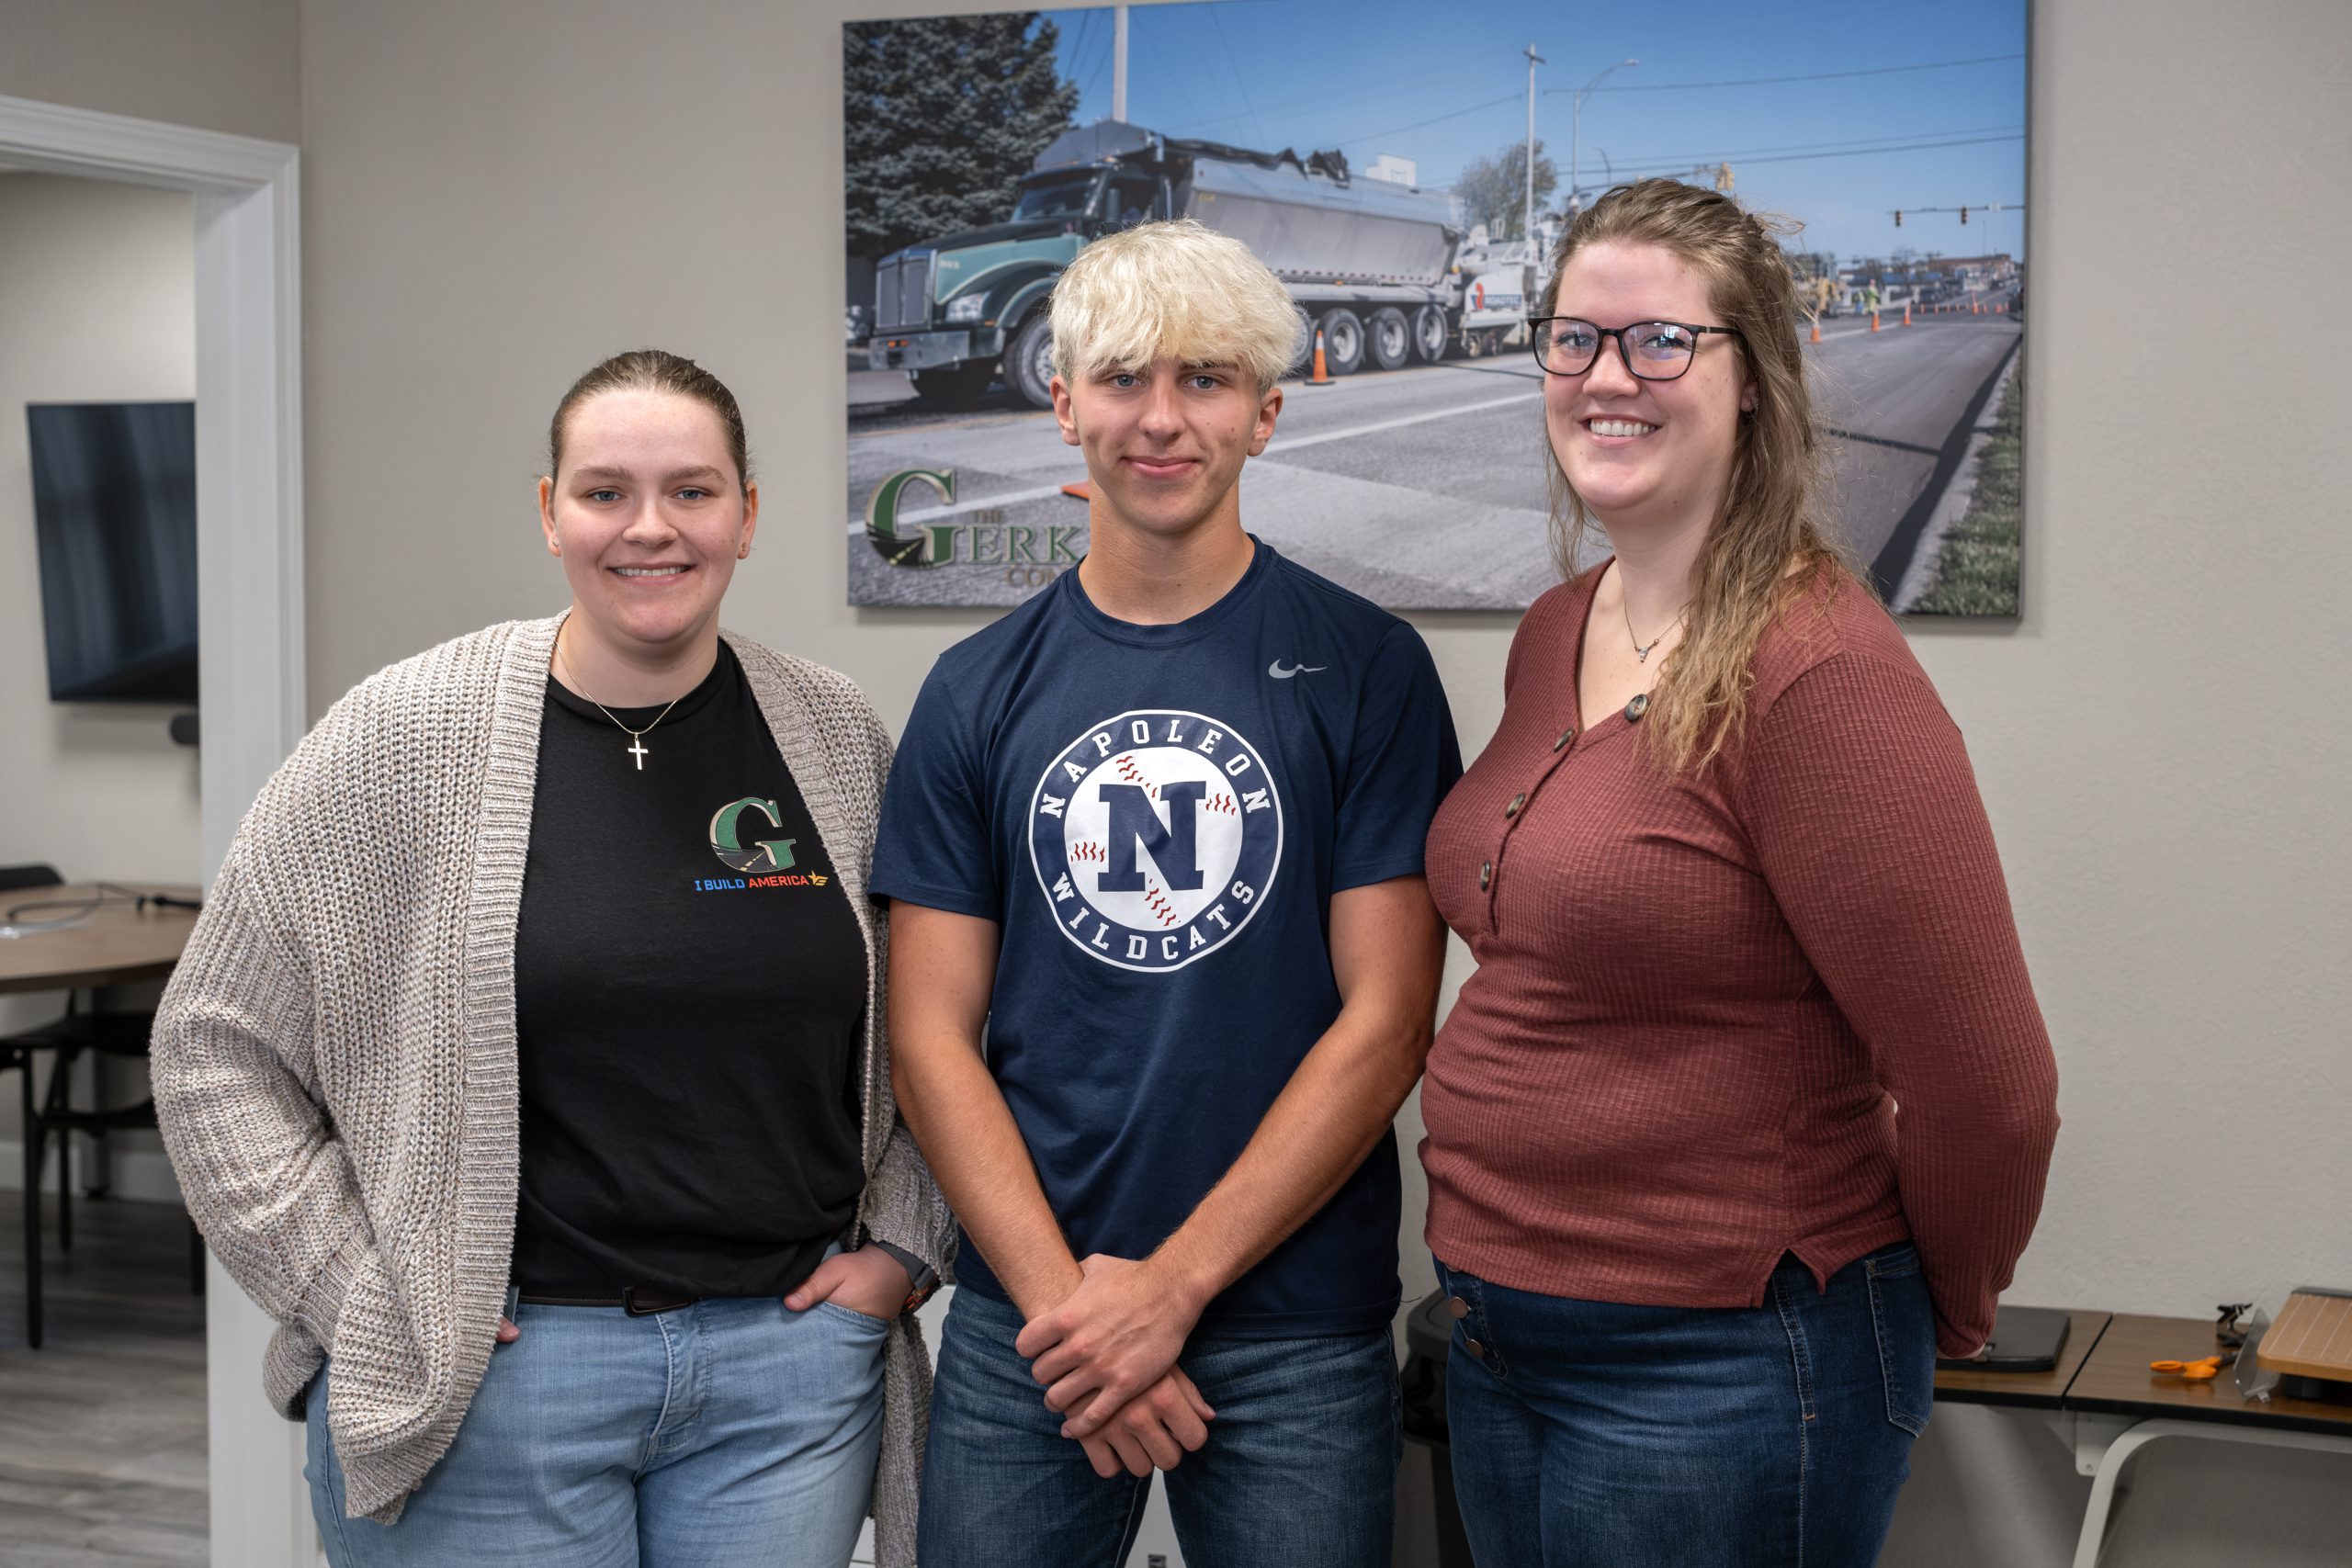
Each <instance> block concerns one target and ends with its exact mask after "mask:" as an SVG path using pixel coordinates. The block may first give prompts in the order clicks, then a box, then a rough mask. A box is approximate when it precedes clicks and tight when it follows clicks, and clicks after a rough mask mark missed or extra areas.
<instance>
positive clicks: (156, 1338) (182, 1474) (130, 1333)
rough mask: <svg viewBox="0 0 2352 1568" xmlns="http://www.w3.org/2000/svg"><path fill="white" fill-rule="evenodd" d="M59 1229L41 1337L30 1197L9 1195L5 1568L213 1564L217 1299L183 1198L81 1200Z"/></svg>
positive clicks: (0, 1487)
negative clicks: (208, 1462)
mask: <svg viewBox="0 0 2352 1568" xmlns="http://www.w3.org/2000/svg"><path fill="white" fill-rule="evenodd" d="M55 1202H56V1201H55V1199H54V1197H53V1196H52V1197H51V1201H50V1213H49V1219H48V1221H47V1224H46V1233H47V1237H48V1246H47V1247H46V1248H45V1249H44V1250H45V1254H46V1261H47V1269H46V1283H47V1289H46V1290H45V1291H44V1292H43V1299H44V1301H45V1302H46V1303H47V1307H48V1314H47V1324H46V1328H47V1333H46V1335H45V1341H46V1342H45V1343H44V1344H43V1345H42V1347H41V1348H40V1349H38V1350H35V1349H33V1348H30V1347H28V1345H27V1344H26V1343H25V1279H24V1219H23V1212H24V1199H23V1195H22V1194H21V1193H18V1192H15V1191H0V1568H35V1565H38V1568H97V1565H98V1564H109V1565H115V1564H121V1565H129V1564H149V1563H163V1562H172V1563H201V1562H204V1561H205V1557H206V1529H207V1524H206V1516H207V1505H206V1497H205V1451H204V1450H205V1432H204V1420H205V1409H204V1299H203V1298H202V1297H201V1296H198V1295H193V1294H191V1293H190V1292H189V1291H188V1270H187V1216H186V1215H184V1214H183V1213H181V1211H180V1210H179V1209H178V1207H177V1206H175V1205H171V1204H164V1203H139V1202H130V1201H123V1200H120V1199H109V1200H106V1201H87V1200H81V1201H76V1202H75V1203H74V1250H73V1251H72V1252H71V1253H64V1252H60V1251H59V1250H58V1247H57V1231H56V1207H55Z"/></svg>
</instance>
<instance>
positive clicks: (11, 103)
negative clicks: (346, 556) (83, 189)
mask: <svg viewBox="0 0 2352 1568" xmlns="http://www.w3.org/2000/svg"><path fill="white" fill-rule="evenodd" d="M0 162H5V163H6V164H12V165H15V166H17V167H19V168H28V169H34V170H39V171H40V172H42V173H47V174H60V175H84V176H88V177H93V178H97V179H114V180H128V181H130V182H132V183H134V184H138V185H147V186H164V187H166V188H169V189H173V190H184V191H188V192H190V193H192V194H193V195H194V196H195V197H196V474H197V497H196V516H197V616H198V690H199V692H200V693H201V695H202V704H203V724H204V746H203V755H202V758H201V760H200V761H199V763H198V779H199V782H200V789H201V792H202V811H203V824H204V827H203V832H204V866H205V875H206V877H207V879H208V880H209V878H210V877H211V875H212V874H213V872H214V871H215V870H217V869H218V868H219V866H220V860H221V857H222V856H223V855H224V854H226V853H227V852H228V848H229V840H230V838H231V837H232V835H233V834H234V833H235V831H236V828H237V822H238V819H239V818H242V817H243V815H244V810H245V807H246V805H247V804H248V803H249V802H251V801H252V800H253V798H254V795H257V794H258V793H260V790H261V786H262V784H264V783H265V782H266V781H267V779H268V777H269V775H270V774H271V773H273V772H275V771H276V769H277V764H278V763H279V762H280V761H283V760H284V759H285V757H286V755H287V753H288V752H289V751H291V750H293V749H294V743H295V742H296V741H297V740H299V739H301V736H302V732H303V730H304V728H307V726H306V724H305V717H306V716H305V713H304V700H303V693H302V655H303V634H302V302H301V267H300V248H301V223H300V206H299V204H298V203H299V188H298V187H299V182H300V152H298V150H297V149H295V148H293V147H291V146H288V145H287V144H286V143H285V142H282V141H257V140H255V139H254V138H252V137H247V136H229V135H224V134H222V133H220V132H219V131H211V130H192V129H190V128H188V127H187V126H178V125H164V124H161V123H158V122H156V121H154V120H145V119H132V118H128V117H126V116H122V115H111V114H95V113H92V112H90V111H88V110H85V109H74V108H64V107H59V106H57V105H54V104H44V103H38V102H35V101H33V100H31V99H28V98H12V97H7V96H0ZM4 416H5V411H0V417H4ZM209 1270H210V1271H209V1276H208V1287H207V1295H206V1298H205V1299H206V1303H207V1310H206V1314H205V1325H206V1326H205V1339H206V1346H205V1366H206V1386H207V1391H208V1392H207V1399H208V1418H207V1428H208V1431H209V1437H210V1444H211V1455H212V1461H213V1462H212V1465H211V1483H210V1484H211V1502H212V1509H211V1514H212V1561H213V1562H222V1563H237V1564H239V1565H240V1568H304V1565H307V1564H310V1563H313V1562H316V1561H317V1560H318V1547H317V1545H316V1540H317V1537H316V1534H315V1532H314V1531H313V1529H312V1528H311V1520H310V1503H309V1497H308V1495H307V1493H306V1492H305V1491H304V1489H303V1486H302V1482H301V1451H302V1444H301V1428H300V1427H297V1426H293V1425H291V1424H289V1423H288V1422H285V1421H281V1420H279V1419H278V1418H277V1416H276V1415H275V1414H274V1413H273V1412H272V1411H271V1410H270V1409H269V1407H268V1405H267V1404H266V1403H265V1402H264V1401H263V1399H262V1395H261V1360H262V1348H263V1347H264V1346H265V1345H266V1343H267V1342H268V1337H269V1333H270V1328H271V1325H270V1323H269V1320H268V1319H267V1318H266V1317H265V1316H264V1315H263V1314H262V1312H261V1310H260V1309H259V1308H258V1307H256V1306H254V1304H253V1303H252V1302H251V1301H250V1300H249V1299H248V1298H247V1297H246V1296H245V1294H244V1292H242V1291H240V1290H239V1289H237V1287H236V1285H235V1284H234V1283H233V1282H232V1280H230V1279H229V1277H228V1276H227V1275H226V1274H225V1273H223V1272H222V1271H221V1269H220V1263H219V1261H218V1260H217V1259H216V1260H214V1261H212V1262H211V1263H210V1265H209Z"/></svg>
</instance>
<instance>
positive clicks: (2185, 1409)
mask: <svg viewBox="0 0 2352 1568" xmlns="http://www.w3.org/2000/svg"><path fill="white" fill-rule="evenodd" d="M2220 1348H2221V1346H2220V1345H2218V1344H2216V1343H2215V1342H2214V1339H2213V1321H2212V1319H2211V1318H2194V1317H2141V1316H2138V1315H2136V1314H2131V1313H2118V1314H2116V1315H2115V1318H2114V1321H2112V1322H2111V1323H2109V1325H2107V1332H2106V1333H2105V1334H2102V1335H2100V1336H2099V1339H2098V1346H2097V1347H2096V1348H2094V1349H2093V1350H2092V1352H2091V1354H2090V1357H2089V1359H2087V1360H2086V1361H2085V1362H2084V1363H2083V1368H2082V1371H2079V1372H2077V1373H2076V1374H2075V1381H2074V1383H2073V1385H2072V1386H2071V1387H2069V1388H2068V1389H2067V1390H2066V1408H2067V1409H2069V1410H2084V1411H2096V1412H2100V1413H2103V1414H2106V1415H2111V1416H2150V1417H2154V1416H2165V1417H2169V1418H2172V1419H2176V1420H2188V1421H2228V1422H2234V1423H2236V1424H2238V1425H2241V1426H2256V1427H2288V1428H2290V1429H2292V1430H2296V1431H2303V1432H2335V1433H2339V1434H2346V1435H2352V1403H2345V1404H2338V1403H2336V1402H2335V1401H2333V1400H2319V1399H2294V1398H2290V1397H2289V1396H2288V1395H2287V1394H2286V1393H2283V1392H2281V1391H2279V1390H2278V1389H2272V1390H2271V1391H2270V1398H2269V1401H2268V1402H2267V1403H2265V1402H2264V1401H2262V1400H2258V1399H2248V1398H2246V1397H2245V1395H2244V1394H2242V1393H2239V1392H2238V1385H2237V1382H2236V1380H2235V1377H2234V1373H2235V1372H2236V1370H2237V1369H2236V1368H2234V1367H2224V1368H2222V1375H2221V1376H2220V1377H2218V1378H2215V1379H2213V1380H2212V1381H2211V1382H2188V1381H2187V1380H2185V1379H2181V1378H2177V1377H2167V1376H2165V1374H2164V1373H2162V1372H2152V1371H2149V1370H2148V1363H2149V1362H2150V1361H2162V1360H2177V1361H2188V1360H2194V1359H2197V1358H2198V1357H2199V1356H2210V1355H2212V1354H2213V1353H2214V1352H2215V1351H2217V1350H2219V1349H2220Z"/></svg>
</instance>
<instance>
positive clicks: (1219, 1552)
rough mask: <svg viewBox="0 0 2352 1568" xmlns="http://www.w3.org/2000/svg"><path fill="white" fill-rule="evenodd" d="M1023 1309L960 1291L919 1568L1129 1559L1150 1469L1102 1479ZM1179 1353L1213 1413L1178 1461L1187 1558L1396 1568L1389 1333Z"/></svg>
mask: <svg viewBox="0 0 2352 1568" xmlns="http://www.w3.org/2000/svg"><path fill="white" fill-rule="evenodd" d="M1021 1326H1022V1318H1021V1314H1020V1313H1019V1312H1018V1311H1017V1310H1016V1309H1015V1308H1014V1307H1013V1306H1012V1304H1011V1303H1006V1302H1001V1301H998V1300H996V1299H994V1298H992V1297H989V1296H983V1295H981V1294H980V1293H979V1292H976V1291H969V1290H965V1291H958V1292H956V1299H955V1301H954V1302H953V1303H951V1304H950V1305H949V1307H948V1309H947V1323H946V1325H945V1327H944V1328H943V1329H942V1330H941V1333H940V1345H939V1372H938V1376H937V1379H936V1380H935V1381H934V1382H933V1385H932V1393H931V1446H930V1449H929V1450H928V1451H927V1453H926V1455H925V1458H924V1461H923V1472H922V1538H921V1541H920V1545H919V1549H918V1552H917V1555H918V1556H920V1557H921V1558H922V1568H1117V1564H1119V1563H1121V1562H1125V1560H1126V1556H1127V1553H1128V1551H1130V1550H1131V1549H1132V1548H1133V1546H1134V1544H1135V1537H1136V1527H1137V1526H1138V1525H1139V1524H1140V1523H1141V1522H1142V1519H1143V1508H1144V1502H1145V1499H1146V1498H1147V1497H1148V1496H1149V1495H1150V1491H1149V1489H1150V1481H1149V1479H1148V1477H1146V1478H1141V1479H1138V1478H1137V1477H1135V1476H1131V1475H1124V1474H1123V1475H1119V1476H1116V1477H1114V1478H1113V1479H1111V1480H1109V1481H1105V1480H1103V1478H1102V1477H1101V1476H1099V1475H1096V1474H1095V1473H1094V1467H1093V1466H1092V1465H1091V1464H1090V1463H1089V1462H1088V1461H1087V1458H1086V1452H1085V1450H1083V1449H1081V1448H1080V1447H1079V1445H1078V1444H1077V1443H1075V1442H1072V1441H1071V1440H1070V1439H1069V1438H1065V1437H1063V1436H1062V1435H1061V1424H1062V1418H1061V1417H1060V1416H1057V1415H1055V1414H1054V1413H1053V1412H1052V1411H1050V1410H1048V1409H1046V1400H1045V1394H1046V1391H1045V1390H1044V1389H1043V1388H1041V1387H1040V1386H1039V1385H1038V1384H1037V1382H1036V1381H1035V1379H1033V1378H1032V1377H1031V1376H1030V1375H1029V1363H1028V1362H1027V1361H1025V1360H1023V1359H1022V1358H1021V1356H1020V1355H1019V1354H1018V1353H1017V1352H1015V1351H1014V1349H1013V1348H1012V1341H1013V1337H1014V1336H1016V1335H1018V1334H1019V1333H1020V1332H1021ZM1178 1364H1179V1365H1180V1366H1182V1368H1183V1369H1184V1371H1185V1373H1186V1374H1187V1375H1188V1376H1190V1377H1191V1378H1192V1380H1193V1382H1194V1383H1195V1384H1197V1385H1198V1386H1199V1388H1200V1391H1201V1397H1203V1398H1204V1399H1205V1400H1207V1401H1208V1402H1209V1406H1210V1408H1212V1409H1214V1410H1215V1411H1216V1420H1214V1421H1211V1422H1210V1423H1209V1440H1208V1442H1207V1444H1206V1445H1205V1446H1204V1447H1203V1448H1202V1449H1201V1450H1200V1451H1199V1452H1198V1453H1192V1454H1186V1455H1185V1456H1184V1460H1183V1462H1182V1464H1180V1465H1178V1466H1177V1467H1176V1468H1175V1469H1174V1470H1171V1471H1170V1472H1167V1483H1166V1484H1167V1487H1168V1509H1169V1514H1170V1517H1172V1518H1173V1520H1174V1522H1175V1525H1176V1539H1177V1540H1178V1541H1179V1542H1180V1543H1181V1544H1182V1547H1183V1551H1184V1562H1185V1568H1272V1565H1275V1564H1279V1565H1280V1568H1373V1565H1377V1568H1387V1563H1388V1560H1389V1542H1390V1538H1391V1537H1392V1536H1393V1535H1394V1533H1395V1530H1396V1512H1397V1503H1396V1498H1397V1461H1398V1459H1399V1458H1400V1457H1401V1454H1400V1450H1399V1449H1398V1446H1397V1445H1398V1438H1397V1358H1396V1351H1395V1349H1394V1348H1393V1347H1392V1346H1391V1344H1390V1341H1389V1337H1388V1335H1387V1333H1386V1332H1385V1330H1380V1331H1375V1332H1373V1333H1370V1334H1345V1335H1334V1336H1329V1337H1313V1338H1299V1339H1236V1338H1227V1337H1217V1336H1214V1335H1209V1334H1195V1335H1193V1337H1192V1338H1191V1339H1190V1340H1189V1341H1188V1342H1187V1343H1186V1344H1185V1347H1184V1354H1183V1355H1182V1357H1181V1358H1180V1359H1179V1361H1178Z"/></svg>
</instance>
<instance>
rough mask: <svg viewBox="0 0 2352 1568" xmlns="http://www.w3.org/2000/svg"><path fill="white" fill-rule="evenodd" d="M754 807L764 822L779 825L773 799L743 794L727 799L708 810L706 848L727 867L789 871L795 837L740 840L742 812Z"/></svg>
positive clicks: (782, 819)
mask: <svg viewBox="0 0 2352 1568" xmlns="http://www.w3.org/2000/svg"><path fill="white" fill-rule="evenodd" d="M746 811H756V812H758V813H759V814H760V815H761V816H763V817H764V818H767V819H768V826H769V827H771V828H775V829H781V828H783V826H784V818H783V817H781V816H780V815H778V814H777V811H776V807H775V801H773V800H762V799H761V798H760V797H759V796H758V795H745V796H744V797H743V798H742V799H741V800H730V801H729V802H728V803H727V804H726V805H724V806H722V807H719V808H718V810H717V811H715V812H713V813H712V814H711V818H710V852H711V853H712V854H715V855H717V856H718V858H719V860H720V861H722V862H723V863H725V864H726V865H727V868H728V869H729V870H730V871H789V870H791V869H792V846H793V845H794V844H797V843H798V842H799V841H800V840H797V839H754V840H752V842H751V845H750V847H749V848H746V847H745V846H744V843H743V835H742V828H741V824H742V820H743V813H745V812H746Z"/></svg>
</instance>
